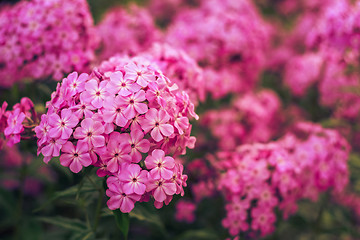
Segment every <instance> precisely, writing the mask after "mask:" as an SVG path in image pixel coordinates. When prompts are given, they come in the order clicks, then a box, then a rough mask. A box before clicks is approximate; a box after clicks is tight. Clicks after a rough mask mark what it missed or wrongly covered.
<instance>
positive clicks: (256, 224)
mask: <svg viewBox="0 0 360 240" xmlns="http://www.w3.org/2000/svg"><path fill="white" fill-rule="evenodd" d="M251 217H252V219H253V221H252V223H251V227H252V229H254V230H260V231H261V235H262V236H265V235H267V234H269V233H271V232H273V231H274V229H275V227H274V222H275V220H276V217H275V214H274V213H273V212H272V211H269V210H268V211H264V209H262V208H260V207H258V208H254V209H252V211H251Z"/></svg>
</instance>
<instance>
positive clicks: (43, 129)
mask: <svg viewBox="0 0 360 240" xmlns="http://www.w3.org/2000/svg"><path fill="white" fill-rule="evenodd" d="M47 119H48V115H46V114H43V115H41V121H40V124H39V125H38V126H36V127H35V129H34V130H35V133H36V137H37V139H38V146H41V145H43V144H44V143H45V142H47V141H48V140H49V139H50V137H49V130H50V125H49V123H48V121H47Z"/></svg>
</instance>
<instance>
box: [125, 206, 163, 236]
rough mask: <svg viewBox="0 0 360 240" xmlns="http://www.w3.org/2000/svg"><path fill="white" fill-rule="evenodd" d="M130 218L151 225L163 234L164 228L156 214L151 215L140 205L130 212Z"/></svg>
mask: <svg viewBox="0 0 360 240" xmlns="http://www.w3.org/2000/svg"><path fill="white" fill-rule="evenodd" d="M130 217H131V218H135V219H137V220H139V221H143V222H146V223H149V224H151V225H152V226H154V227H156V228H158V229H159V230H160V232H161V233H163V234H165V233H166V231H165V226H164V224H163V222H162V221H161V219H160V217H159V215H158V214H154V213H151V212H150V211H148V210H147V209H146V208H144V207H143V206H141V205H137V206H136V207H135V208H134V209H133V210H132V211H131V212H130Z"/></svg>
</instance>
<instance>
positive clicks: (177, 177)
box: [171, 163, 188, 196]
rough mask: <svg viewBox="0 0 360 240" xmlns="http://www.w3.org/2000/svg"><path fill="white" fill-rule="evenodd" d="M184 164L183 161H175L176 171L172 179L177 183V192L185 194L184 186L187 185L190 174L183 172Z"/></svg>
mask: <svg viewBox="0 0 360 240" xmlns="http://www.w3.org/2000/svg"><path fill="white" fill-rule="evenodd" d="M183 170H184V166H183V165H182V164H181V163H175V168H174V173H173V176H172V178H171V180H172V181H173V182H174V183H175V184H176V194H180V195H181V196H184V189H183V187H186V186H187V183H186V181H187V178H188V176H187V175H185V174H183Z"/></svg>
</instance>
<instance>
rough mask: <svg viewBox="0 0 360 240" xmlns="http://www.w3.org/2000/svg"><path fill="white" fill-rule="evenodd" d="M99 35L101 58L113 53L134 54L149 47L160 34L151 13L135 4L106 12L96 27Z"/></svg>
mask: <svg viewBox="0 0 360 240" xmlns="http://www.w3.org/2000/svg"><path fill="white" fill-rule="evenodd" d="M96 29H97V32H98V34H99V36H100V37H101V53H100V58H101V59H107V58H109V57H111V56H113V55H114V54H130V55H136V54H138V53H140V52H142V51H145V50H147V49H148V48H149V47H151V45H152V43H153V42H154V41H156V40H158V39H159V38H160V36H161V34H160V31H159V30H158V29H157V28H156V26H155V23H154V20H153V17H152V14H151V13H150V12H149V11H148V10H147V9H145V8H141V7H139V6H137V5H135V4H132V5H130V6H129V7H128V8H127V9H125V8H121V7H117V8H113V9H111V10H110V11H109V12H107V13H106V14H105V16H104V18H103V20H102V21H101V22H100V23H99V24H98V25H97V27H96Z"/></svg>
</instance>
